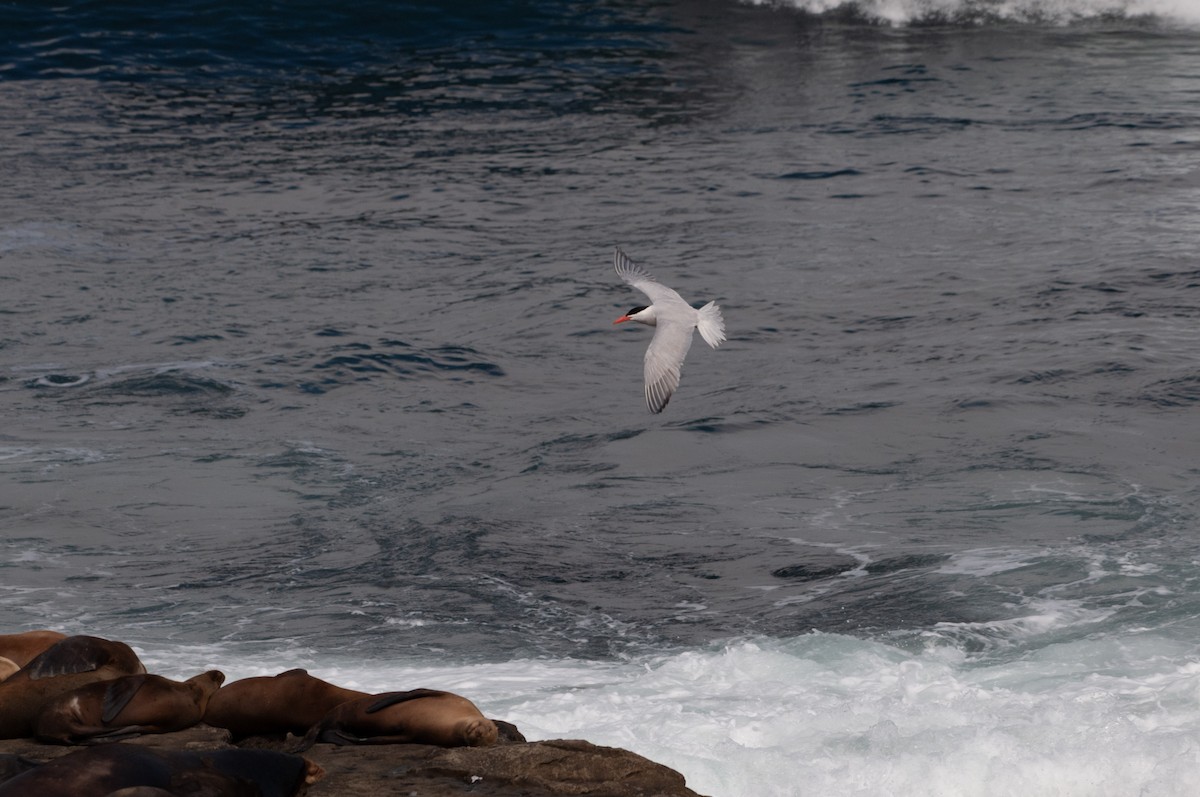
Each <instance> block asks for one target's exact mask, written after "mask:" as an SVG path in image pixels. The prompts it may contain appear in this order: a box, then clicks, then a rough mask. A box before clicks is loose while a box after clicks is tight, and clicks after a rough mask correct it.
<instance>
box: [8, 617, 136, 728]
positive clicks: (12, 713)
mask: <svg viewBox="0 0 1200 797" xmlns="http://www.w3.org/2000/svg"><path fill="white" fill-rule="evenodd" d="M145 671H146V668H145V667H144V666H143V665H142V662H141V661H140V660H139V659H138V657H137V654H136V653H134V652H133V649H132V648H130V647H129V646H128V645H126V644H125V643H124V642H116V641H113V640H109V639H100V638H99V637H90V636H73V637H67V638H66V639H63V640H60V641H59V642H57V643H55V644H54V645H53V646H52V647H50V648H48V649H46V650H45V651H43V652H42V653H40V654H38V655H37V656H35V657H34V658H33V660H32V661H30V662H29V663H28V664H26V665H25V666H24V667H22V668H21V669H19V670H17V672H15V673H14V674H13V675H12V676H11V677H9V678H8V679H7V680H4V681H0V739H19V738H22V737H26V736H30V735H32V734H33V720H34V718H36V717H37V714H38V710H39V709H40V708H41V707H42V704H43V703H45V702H46V701H47V700H49V699H50V698H52V697H55V696H56V695H60V694H62V693H63V692H69V691H71V690H72V689H77V688H79V687H81V686H85V685H87V684H90V683H94V682H96V681H106V680H109V679H111V678H118V677H120V676H122V675H136V674H138V673H143V672H145Z"/></svg>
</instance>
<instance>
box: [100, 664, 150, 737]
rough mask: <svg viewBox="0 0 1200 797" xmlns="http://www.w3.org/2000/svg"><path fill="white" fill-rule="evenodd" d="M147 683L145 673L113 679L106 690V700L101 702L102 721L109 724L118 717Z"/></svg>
mask: <svg viewBox="0 0 1200 797" xmlns="http://www.w3.org/2000/svg"><path fill="white" fill-rule="evenodd" d="M145 683H146V676H145V675H129V676H126V677H124V678H117V679H115V680H113V681H111V682H110V683H109V685H108V689H106V690H104V702H103V703H102V704H101V712H100V721H101V722H102V723H104V724H105V725H107V724H108V723H110V722H112V721H113V720H115V719H116V718H117V715H119V714H120V713H121V712H122V711H124V710H125V707H126V706H127V705H129V701H130V700H133V696H134V695H136V694H137V693H138V690H139V689H141V688H142V685H143V684H145Z"/></svg>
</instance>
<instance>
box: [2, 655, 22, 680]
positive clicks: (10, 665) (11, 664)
mask: <svg viewBox="0 0 1200 797" xmlns="http://www.w3.org/2000/svg"><path fill="white" fill-rule="evenodd" d="M19 669H21V665H20V664H17V663H16V662H15V661H13V660H12V659H10V658H8V657H6V656H0V681H7V680H8V676H10V675H12V674H13V673H15V672H16V671H17V670H19Z"/></svg>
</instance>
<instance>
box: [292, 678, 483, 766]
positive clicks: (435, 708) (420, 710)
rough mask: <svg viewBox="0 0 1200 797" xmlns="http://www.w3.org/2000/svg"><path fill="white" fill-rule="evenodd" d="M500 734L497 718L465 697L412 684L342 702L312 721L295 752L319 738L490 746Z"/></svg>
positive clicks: (345, 742)
mask: <svg viewBox="0 0 1200 797" xmlns="http://www.w3.org/2000/svg"><path fill="white" fill-rule="evenodd" d="M497 737H498V732H497V730H496V724H495V723H494V722H492V721H491V720H490V719H488V718H487V717H485V716H483V714H481V713H480V711H479V709H478V708H476V706H475V704H474V703H472V702H471V701H470V700H467V699H466V698H465V697H463V696H461V695H456V694H454V693H453V692H439V691H437V690H434V689H413V690H411V691H408V692H385V693H383V694H379V695H371V696H370V697H365V698H359V699H357V700H351V701H349V702H347V703H342V704H341V705H340V706H338V707H336V708H334V709H333V710H332V711H330V712H329V713H328V714H326V715H325V717H324V718H323V719H322V720H321V721H320V722H318V723H317V724H316V725H314V726H312V728H310V729H309V731H308V733H307V734H305V736H304V741H303V742H301V744H300V746H298V747H296V748H295V749H294V750H293V751H292V752H297V753H298V752H303V751H304V750H307V749H308V748H310V747H312V746H313V745H314V744H316V742H318V741H324V742H332V743H333V744H436V745H440V746H442V747H486V746H487V745H490V744H495V743H496V739H497Z"/></svg>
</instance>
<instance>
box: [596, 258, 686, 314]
mask: <svg viewBox="0 0 1200 797" xmlns="http://www.w3.org/2000/svg"><path fill="white" fill-rule="evenodd" d="M613 266H614V267H615V268H616V270H617V276H619V277H620V278H621V279H623V280H625V281H626V282H628V283H629V284H630V285H632V286H633V287H635V288H637V289H638V290H639V291H641V292H642V293H644V294H646V295H647V296H649V297H650V302H651V303H652V304H662V305H664V306H666V305H671V304H675V303H678V304H682V305H683V306H685V307H687V308H688V309H691V305H690V304H688V303H687V302H685V301H684V300H683V297H682V296H680V295H679V294H678V293H676V292H675V291H674V290H672V289H670V288H668V287H667V286H666V285H663V284H662V283H661V282H659V281H658V280H656V279H654V277H652V276H650V273H649V272H648V271H646V269H644V268H642V267H641V266H639V265H638V264H637V263H634V262H633V261H632V260H630V259H629V257H628V255H626V254H625V253H624V252H622V251H621V250H620V248H617V249H616V251H615V254H614V255H613Z"/></svg>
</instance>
